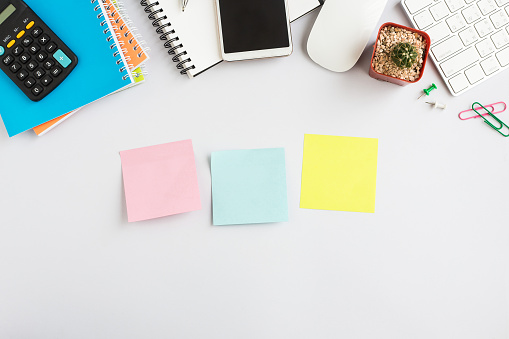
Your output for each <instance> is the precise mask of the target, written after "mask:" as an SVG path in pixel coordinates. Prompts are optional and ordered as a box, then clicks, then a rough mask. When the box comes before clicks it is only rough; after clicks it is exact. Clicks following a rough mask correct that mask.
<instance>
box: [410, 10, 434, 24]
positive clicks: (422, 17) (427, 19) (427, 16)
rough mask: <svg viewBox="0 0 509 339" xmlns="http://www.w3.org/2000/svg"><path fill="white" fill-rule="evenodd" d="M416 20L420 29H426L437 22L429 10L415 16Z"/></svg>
mask: <svg viewBox="0 0 509 339" xmlns="http://www.w3.org/2000/svg"><path fill="white" fill-rule="evenodd" d="M414 20H415V23H416V24H417V27H419V29H424V28H426V27H428V26H430V25H431V24H433V23H434V22H435V20H433V17H432V16H431V13H430V12H429V11H428V10H426V11H423V12H421V13H419V14H417V15H416V16H414Z"/></svg>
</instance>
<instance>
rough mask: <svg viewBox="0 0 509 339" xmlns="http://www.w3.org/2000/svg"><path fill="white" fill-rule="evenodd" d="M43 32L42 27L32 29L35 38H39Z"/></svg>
mask: <svg viewBox="0 0 509 339" xmlns="http://www.w3.org/2000/svg"><path fill="white" fill-rule="evenodd" d="M41 34H42V28H41V27H35V28H34V29H33V30H32V36H33V37H34V38H37V37H39V35H41Z"/></svg>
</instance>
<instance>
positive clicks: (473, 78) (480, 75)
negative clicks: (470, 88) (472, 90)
mask: <svg viewBox="0 0 509 339" xmlns="http://www.w3.org/2000/svg"><path fill="white" fill-rule="evenodd" d="M465 75H466V76H467V79H468V81H469V82H470V83H471V84H472V85H473V84H475V83H476V82H478V81H481V80H482V79H484V72H483V71H482V68H481V66H480V65H479V64H476V65H474V66H473V67H470V68H469V69H467V70H466V71H465Z"/></svg>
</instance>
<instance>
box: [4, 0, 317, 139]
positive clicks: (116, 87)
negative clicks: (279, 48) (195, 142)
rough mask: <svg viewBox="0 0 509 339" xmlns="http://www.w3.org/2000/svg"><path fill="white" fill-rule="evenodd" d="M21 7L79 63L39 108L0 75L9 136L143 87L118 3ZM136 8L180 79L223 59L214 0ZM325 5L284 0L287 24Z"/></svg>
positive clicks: (135, 44)
mask: <svg viewBox="0 0 509 339" xmlns="http://www.w3.org/2000/svg"><path fill="white" fill-rule="evenodd" d="M25 1H26V3H27V4H28V6H30V7H31V8H32V9H33V10H34V11H35V12H36V13H37V14H38V15H39V16H40V17H41V19H42V20H44V21H45V22H46V23H47V24H48V26H49V27H51V28H52V30H53V31H54V32H55V33H56V34H57V35H58V36H59V37H60V38H61V39H62V40H63V41H64V42H66V43H67V45H68V46H69V47H70V49H71V50H72V51H73V52H74V53H75V54H76V55H77V56H78V59H79V61H78V65H77V66H76V68H75V69H74V70H73V71H72V73H71V74H70V75H69V76H68V78H67V79H65V81H64V82H63V83H62V84H61V85H60V86H58V87H57V88H56V89H55V90H54V91H53V92H52V93H51V94H50V95H48V96H47V97H46V98H44V99H43V100H41V101H39V102H33V101H30V100H29V99H28V98H27V97H26V96H25V95H24V94H23V92H21V91H20V90H19V89H18V88H17V87H16V86H15V85H13V84H12V81H10V79H8V77H7V76H6V75H5V74H3V73H2V74H0V91H1V92H2V93H3V94H4V97H8V98H10V99H11V100H9V101H8V102H7V103H6V104H4V105H3V107H2V109H0V115H1V117H2V120H3V122H4V125H5V127H6V129H7V132H8V134H9V136H14V135H17V134H19V133H22V132H24V131H27V130H29V129H33V130H34V131H35V133H37V134H38V135H43V134H44V133H46V132H48V131H49V130H51V129H52V128H54V127H55V126H57V125H58V124H60V123H61V122H63V121H64V120H65V119H67V118H69V117H70V116H72V115H73V114H74V113H76V112H77V111H78V110H79V109H80V108H81V107H83V106H85V105H88V104H90V103H92V102H94V101H96V100H98V99H100V98H103V97H105V96H107V95H110V94H113V93H116V92H118V91H121V90H124V89H128V88H131V87H133V86H135V85H137V84H139V83H141V82H143V81H144V76H143V74H144V71H143V63H144V62H145V61H146V60H147V59H148V56H147V53H146V50H147V49H146V48H144V47H143V46H142V45H140V43H139V41H140V39H139V38H137V37H136V36H134V35H133V34H132V29H130V27H131V28H132V26H131V24H130V21H129V20H128V18H127V16H126V14H125V11H124V10H123V7H122V4H120V3H119V0H79V1H71V2H67V3H66V6H47V5H46V4H45V2H44V1H38V0H25ZM253 1H255V0H253ZM139 3H140V5H141V6H142V7H140V9H143V10H144V12H145V13H146V16H147V18H148V19H149V20H150V21H151V24H152V25H151V26H153V27H154V28H155V33H156V34H158V35H159V38H160V40H161V43H162V44H163V45H164V47H165V48H167V49H168V50H167V52H168V54H170V56H171V59H172V60H173V61H174V62H175V63H176V67H177V69H179V70H180V73H181V74H186V75H188V76H189V77H190V78H193V77H196V76H197V75H199V74H201V73H203V72H204V71H206V70H208V69H210V68H211V67H213V66H214V65H217V64H218V63H220V62H221V61H222V58H221V51H220V48H219V37H218V29H217V24H216V13H215V1H214V0H198V1H196V3H193V2H192V1H190V3H189V5H188V6H187V8H186V11H185V13H184V12H182V0H157V1H156V0H141V1H140V2H139ZM322 3H323V0H288V4H289V9H290V19H291V21H294V20H296V19H298V18H300V17H301V16H303V15H305V14H306V13H308V12H310V11H312V10H314V9H315V8H317V7H319V6H320V5H321V4H322ZM69 13H72V14H71V15H69ZM76 23H79V25H76ZM68 27H72V28H73V29H68Z"/></svg>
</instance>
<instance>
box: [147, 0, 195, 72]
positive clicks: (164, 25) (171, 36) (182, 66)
mask: <svg viewBox="0 0 509 339" xmlns="http://www.w3.org/2000/svg"><path fill="white" fill-rule="evenodd" d="M140 5H142V6H143V7H145V13H148V18H149V19H150V20H152V26H154V27H156V33H157V34H159V39H161V40H163V41H165V43H164V47H165V48H168V54H170V55H173V57H172V58H171V60H172V61H173V62H176V63H177V65H176V67H177V69H179V70H180V74H183V75H185V74H187V71H188V70H190V69H194V68H195V66H194V65H192V64H189V63H190V62H191V58H189V57H186V55H187V51H185V50H179V49H182V48H183V47H184V45H182V43H180V42H178V41H179V37H178V35H176V32H175V30H174V29H168V27H170V26H171V22H169V21H168V17H167V16H166V15H164V14H162V13H163V12H164V10H163V9H162V8H161V7H159V1H153V2H152V1H150V0H141V1H140ZM177 50H179V52H178V53H176V52H177Z"/></svg>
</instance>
